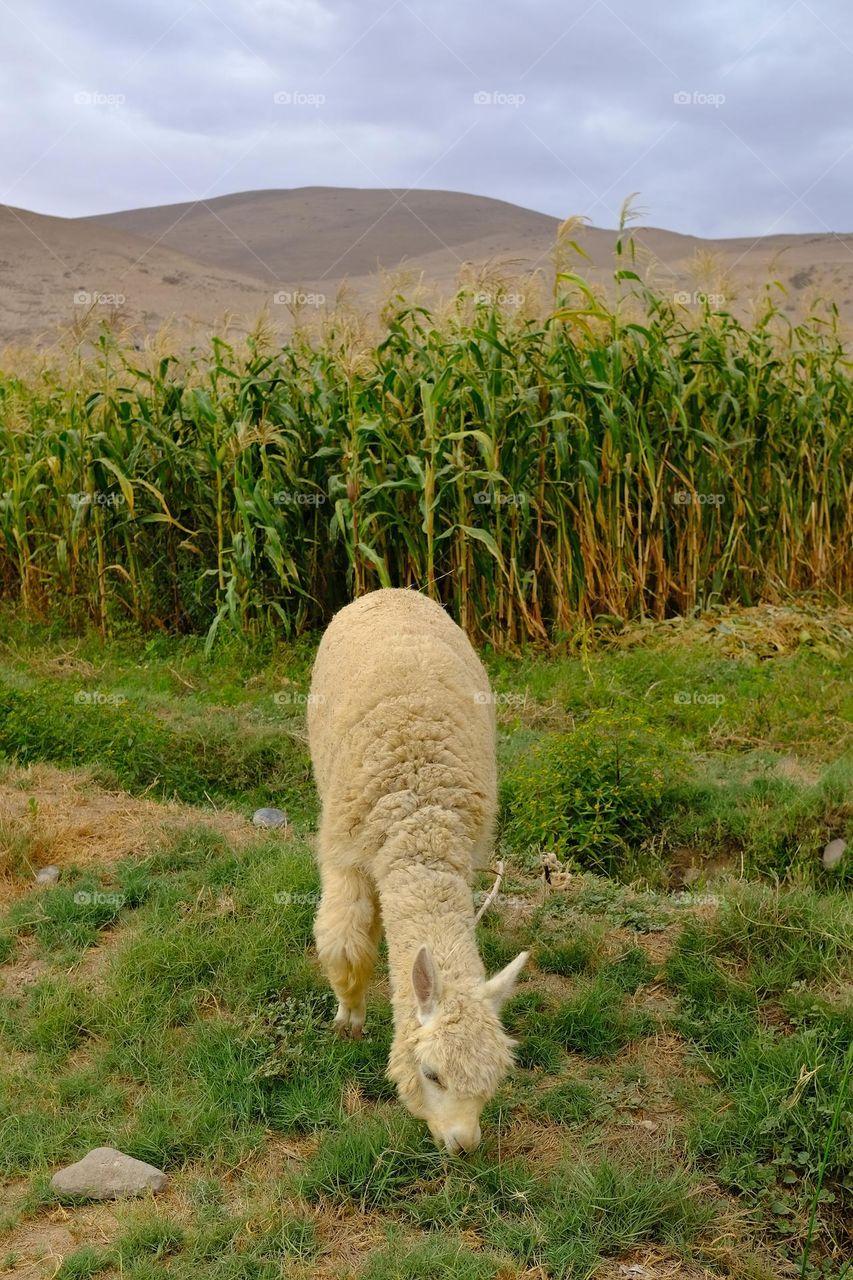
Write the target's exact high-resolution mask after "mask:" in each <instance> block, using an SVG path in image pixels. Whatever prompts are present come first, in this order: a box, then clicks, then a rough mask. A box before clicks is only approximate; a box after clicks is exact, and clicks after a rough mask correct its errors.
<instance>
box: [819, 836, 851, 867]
mask: <svg viewBox="0 0 853 1280" xmlns="http://www.w3.org/2000/svg"><path fill="white" fill-rule="evenodd" d="M846 848H847V841H846V840H830V842H829V844H828V845H827V846H826V848H825V849H824V851H823V865H824V866H825V867H829V868H830V869H831V868H832V867H837V866H838V864H839V862H840V861H841V859H842V858H843V857H844V852H845V850H846Z"/></svg>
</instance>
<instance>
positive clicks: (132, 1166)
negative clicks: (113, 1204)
mask: <svg viewBox="0 0 853 1280" xmlns="http://www.w3.org/2000/svg"><path fill="white" fill-rule="evenodd" d="M168 1181H169V1177H168V1174H165V1173H163V1171H162V1169H155V1168H154V1166H153V1165H152V1164H146V1163H145V1161H144V1160H135V1159H134V1158H133V1156H126V1155H124V1153H123V1152H121V1151H116V1149H115V1148H114V1147H95V1149H94V1150H93V1151H90V1152H89V1153H88V1154H87V1155H85V1156H84V1157H83V1159H82V1160H78V1161H77V1163H76V1164H70V1165H69V1166H68V1168H67V1169H60V1170H59V1172H58V1173H55V1174H54V1175H53V1177H52V1178H51V1180H50V1185H51V1188H52V1189H53V1190H54V1191H57V1192H59V1194H60V1195H63V1196H77V1197H79V1198H80V1199H84V1200H116V1199H118V1198H119V1197H120V1196H140V1195H143V1194H144V1193H145V1192H146V1191H162V1190H163V1188H164V1187H165V1186H166V1185H167V1183H168Z"/></svg>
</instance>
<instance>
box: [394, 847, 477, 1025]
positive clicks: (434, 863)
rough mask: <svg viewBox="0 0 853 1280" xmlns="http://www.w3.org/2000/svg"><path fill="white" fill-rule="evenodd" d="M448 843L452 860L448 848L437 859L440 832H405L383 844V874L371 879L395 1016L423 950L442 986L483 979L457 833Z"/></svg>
mask: <svg viewBox="0 0 853 1280" xmlns="http://www.w3.org/2000/svg"><path fill="white" fill-rule="evenodd" d="M450 838H451V842H452V844H453V846H454V851H453V854H451V853H450V851H449V846H448V853H447V856H446V857H443V856H442V845H444V844H445V841H444V840H443V839H442V836H441V832H440V829H439V830H437V829H436V826H435V825H434V824H428V825H426V826H425V827H424V828H423V829H421V830H420V831H418V830H412V829H411V828H410V829H409V831H408V832H407V833H406V835H405V837H404V838H402V839H401V840H399V841H394V842H389V844H392V845H394V846H396V848H395V852H394V855H393V856H389V857H388V858H387V860H385V859H383V861H385V865H384V867H383V869H382V872H383V873H382V874H381V875H380V876H378V877H377V887H378V890H379V901H380V904H381V907H382V922H383V925H384V928H385V938H386V941H387V943H388V968H389V972H390V975H391V985H392V998H393V1000H394V1005H395V1011H397V1012H400V1010H398V1009H397V1004H398V1001H403V1003H404V1004H406V1005H409V1004H411V1003H412V978H411V974H412V964H413V962H414V958H415V956H416V955H417V952H418V950H419V948H420V947H422V946H423V945H424V944H425V945H426V946H428V947H429V949H430V951H431V952H432V956H433V959H434V960H435V963H436V966H437V968H438V971H439V973H440V974H441V977H442V980H443V981H444V982H445V983H446V984H447V985H449V986H451V987H453V988H455V989H457V990H459V989H470V988H471V987H472V986H475V985H478V984H479V983H480V982H482V981H483V978H484V976H485V975H484V970H483V962H482V960H481V959H480V953H479V951H478V950H477V943H476V939H475V935H474V903H473V898H472V895H471V888H470V886H469V884H468V882H467V880H466V878H465V875H464V874H463V873H462V868H463V866H464V863H465V859H464V858H460V857H459V856H458V848H459V846H458V843H457V839H458V836H457V833H455V832H454V833H452V835H451V837H450ZM387 847H388V846H386V848H387ZM454 855H456V856H454Z"/></svg>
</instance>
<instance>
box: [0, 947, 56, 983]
mask: <svg viewBox="0 0 853 1280" xmlns="http://www.w3.org/2000/svg"><path fill="white" fill-rule="evenodd" d="M37 952H38V946H37V944H36V942H35V940H34V939H33V938H22V939H21V940H20V941H19V943H18V947H17V951H16V953H15V959H14V960H13V961H11V962H10V963H9V964H4V965H0V993H2V994H3V995H4V996H16V995H20V993H21V992H22V991H23V990H24V988H25V987H31V986H34V985H35V983H37V982H41V980H42V978H44V977H46V976H47V974H48V973H50V965H49V964H48V963H47V961H46V960H43V959H41V957H40V956H38V955H37Z"/></svg>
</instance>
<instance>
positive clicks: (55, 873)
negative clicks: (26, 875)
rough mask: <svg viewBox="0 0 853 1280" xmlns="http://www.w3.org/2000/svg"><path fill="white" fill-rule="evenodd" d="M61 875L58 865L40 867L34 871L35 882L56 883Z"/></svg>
mask: <svg viewBox="0 0 853 1280" xmlns="http://www.w3.org/2000/svg"><path fill="white" fill-rule="evenodd" d="M61 875H62V872H61V871H60V869H59V867H41V868H40V869H39V870H38V871H37V872H36V884H56V882H57V880H58V879H59V877H60V876H61Z"/></svg>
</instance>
